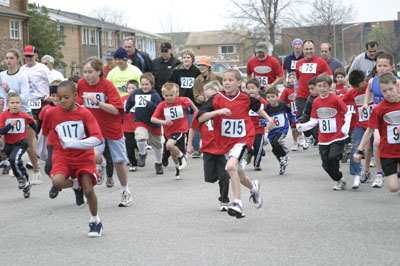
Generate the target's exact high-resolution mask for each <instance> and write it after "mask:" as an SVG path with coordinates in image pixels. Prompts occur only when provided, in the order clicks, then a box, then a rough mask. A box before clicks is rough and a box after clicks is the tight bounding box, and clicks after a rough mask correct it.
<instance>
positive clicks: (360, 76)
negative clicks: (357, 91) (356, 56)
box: [349, 69, 365, 86]
mask: <svg viewBox="0 0 400 266" xmlns="http://www.w3.org/2000/svg"><path fill="white" fill-rule="evenodd" d="M364 80H365V73H364V71H361V70H359V69H355V70H353V71H351V72H350V74H349V84H350V85H351V86H358V85H359V84H360V83H361V82H363V81H364Z"/></svg>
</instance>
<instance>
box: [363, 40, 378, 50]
mask: <svg viewBox="0 0 400 266" xmlns="http://www.w3.org/2000/svg"><path fill="white" fill-rule="evenodd" d="M375 46H376V47H378V42H377V41H368V42H367V43H366V44H365V49H367V50H368V47H375Z"/></svg>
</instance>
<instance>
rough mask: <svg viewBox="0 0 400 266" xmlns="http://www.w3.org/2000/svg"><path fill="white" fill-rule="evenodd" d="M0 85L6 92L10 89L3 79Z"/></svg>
mask: <svg viewBox="0 0 400 266" xmlns="http://www.w3.org/2000/svg"><path fill="white" fill-rule="evenodd" d="M1 87H2V88H3V89H4V90H5V91H6V92H8V91H9V90H10V88H9V87H8V83H7V82H5V81H3V82H2V83H1Z"/></svg>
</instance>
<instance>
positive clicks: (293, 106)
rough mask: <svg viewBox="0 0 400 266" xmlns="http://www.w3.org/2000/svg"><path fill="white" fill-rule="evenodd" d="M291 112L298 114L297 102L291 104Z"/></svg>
mask: <svg viewBox="0 0 400 266" xmlns="http://www.w3.org/2000/svg"><path fill="white" fill-rule="evenodd" d="M290 110H292V113H295V112H297V106H296V102H291V103H290Z"/></svg>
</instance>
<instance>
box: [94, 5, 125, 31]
mask: <svg viewBox="0 0 400 266" xmlns="http://www.w3.org/2000/svg"><path fill="white" fill-rule="evenodd" d="M90 16H92V17H94V18H97V19H100V20H102V21H105V22H110V23H114V24H118V25H124V26H126V25H127V22H128V16H127V15H126V13H125V12H124V11H121V10H118V9H113V8H111V7H110V6H108V5H105V6H100V7H96V8H94V9H92V10H91V11H90Z"/></svg>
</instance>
